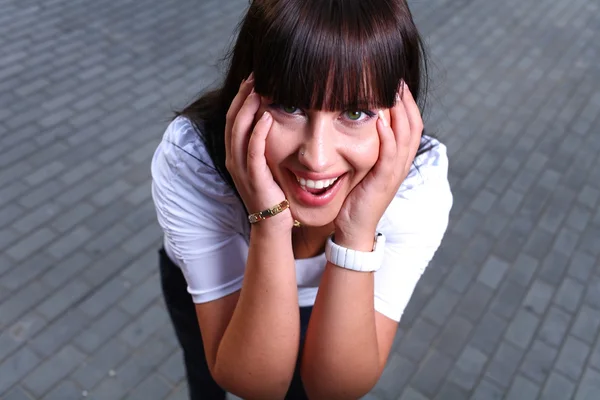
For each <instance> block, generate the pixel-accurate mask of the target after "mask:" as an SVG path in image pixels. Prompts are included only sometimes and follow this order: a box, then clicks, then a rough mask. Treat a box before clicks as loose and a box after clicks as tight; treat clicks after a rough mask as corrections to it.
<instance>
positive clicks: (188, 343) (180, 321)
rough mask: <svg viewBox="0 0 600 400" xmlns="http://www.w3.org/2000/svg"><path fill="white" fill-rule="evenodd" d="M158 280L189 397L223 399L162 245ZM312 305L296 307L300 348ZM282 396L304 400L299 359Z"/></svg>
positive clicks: (179, 278) (183, 287)
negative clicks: (183, 366)
mask: <svg viewBox="0 0 600 400" xmlns="http://www.w3.org/2000/svg"><path fill="white" fill-rule="evenodd" d="M159 266H160V275H161V284H162V290H163V295H164V298H165V303H166V305H167V310H168V311H169V316H170V317H171V321H172V322H173V326H174V328H175V334H176V335H177V339H178V340H179V344H180V345H181V347H182V349H183V357H184V362H185V369H186V374H187V381H188V387H189V391H190V399H191V400H200V399H202V400H223V399H225V391H224V390H223V389H221V388H220V387H219V385H217V383H216V382H215V381H214V379H213V378H212V376H211V375H210V371H209V370H208V364H207V363H206V357H205V355H204V347H203V345H202V336H201V335H200V327H199V326H198V320H197V317H196V309H195V307H194V303H193V301H192V297H191V295H190V294H189V293H188V292H187V283H186V281H185V278H184V277H183V274H182V272H181V269H180V268H179V267H178V266H177V265H175V264H174V263H173V261H171V259H170V258H169V256H168V255H167V253H166V252H165V251H164V249H161V250H160V251H159ZM311 311H312V307H301V308H300V349H301V350H302V345H303V344H304V337H305V335H306V328H307V327H308V320H309V319H310V313H311ZM285 399H286V400H307V399H308V397H307V396H306V393H305V392H304V387H303V386H302V381H301V380H300V362H299V360H298V362H297V363H296V370H295V371H294V377H293V379H292V382H291V385H290V388H289V390H288V393H287V395H286V397H285Z"/></svg>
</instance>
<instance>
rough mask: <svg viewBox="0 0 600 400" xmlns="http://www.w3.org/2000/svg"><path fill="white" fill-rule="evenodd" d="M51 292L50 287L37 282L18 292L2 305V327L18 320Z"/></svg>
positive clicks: (0, 322) (0, 307) (0, 320)
mask: <svg viewBox="0 0 600 400" xmlns="http://www.w3.org/2000/svg"><path fill="white" fill-rule="evenodd" d="M50 292H51V290H50V289H49V288H48V287H46V286H44V285H42V284H41V283H40V282H37V281H35V280H34V281H32V282H30V283H29V284H27V285H26V286H24V287H23V288H22V289H20V290H17V291H16V292H15V293H14V294H13V295H12V296H10V297H9V298H7V299H6V300H5V301H4V302H2V303H0V327H5V326H7V325H8V324H10V323H12V322H14V321H15V320H17V319H18V318H19V317H20V316H22V315H24V314H25V313H26V312H27V311H28V310H29V309H31V308H32V307H33V306H34V305H35V304H37V303H38V302H39V301H40V300H41V299H43V298H44V297H45V296H47V295H49V294H50Z"/></svg>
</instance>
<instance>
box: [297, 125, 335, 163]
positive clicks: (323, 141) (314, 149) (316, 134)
mask: <svg viewBox="0 0 600 400" xmlns="http://www.w3.org/2000/svg"><path fill="white" fill-rule="evenodd" d="M332 133H333V127H331V126H330V124H329V122H328V121H327V119H326V118H316V119H314V120H311V122H310V123H309V124H307V126H306V132H305V135H304V136H305V140H304V143H303V144H302V146H301V148H300V154H299V158H300V162H301V163H302V164H303V165H304V166H305V167H306V168H307V169H308V170H309V171H313V172H327V171H328V170H329V169H330V167H331V166H332V165H333V164H334V163H335V154H336V150H335V147H336V146H335V143H334V140H335V139H334V138H335V135H333V134H332Z"/></svg>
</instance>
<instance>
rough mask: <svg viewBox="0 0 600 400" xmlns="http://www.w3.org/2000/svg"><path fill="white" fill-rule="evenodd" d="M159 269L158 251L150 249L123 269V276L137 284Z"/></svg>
mask: <svg viewBox="0 0 600 400" xmlns="http://www.w3.org/2000/svg"><path fill="white" fill-rule="evenodd" d="M157 270H158V251H148V252H146V253H145V254H143V255H142V256H141V257H140V258H138V259H136V260H135V261H133V262H132V263H130V264H129V265H128V266H127V267H126V268H125V269H123V271H122V272H121V276H122V277H123V278H124V279H125V281H126V282H128V283H130V284H131V285H132V286H135V285H137V284H139V283H140V282H142V281H144V280H145V279H146V278H147V277H148V276H149V275H150V274H152V273H153V272H154V271H157Z"/></svg>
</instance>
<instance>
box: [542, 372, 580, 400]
mask: <svg viewBox="0 0 600 400" xmlns="http://www.w3.org/2000/svg"><path fill="white" fill-rule="evenodd" d="M574 391H575V385H574V384H573V382H571V381H570V380H568V379H567V378H565V377H564V376H562V375H560V374H557V373H556V372H552V373H551V374H550V377H549V378H548V380H547V381H546V385H545V386H544V390H543V391H542V393H541V395H540V399H541V400H562V399H570V398H571V396H573V392H574Z"/></svg>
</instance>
